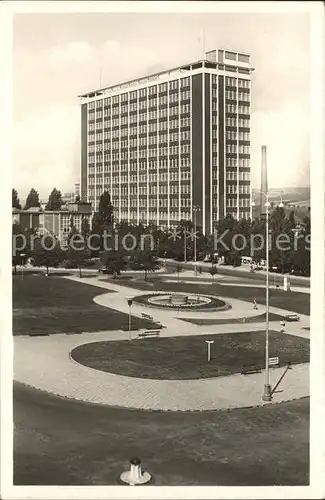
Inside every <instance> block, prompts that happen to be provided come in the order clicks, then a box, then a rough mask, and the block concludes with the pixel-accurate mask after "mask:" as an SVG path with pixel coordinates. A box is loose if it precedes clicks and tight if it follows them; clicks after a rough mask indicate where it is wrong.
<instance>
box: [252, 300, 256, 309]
mask: <svg viewBox="0 0 325 500" xmlns="http://www.w3.org/2000/svg"><path fill="white" fill-rule="evenodd" d="M253 309H255V310H256V309H257V302H256V299H254V300H253Z"/></svg>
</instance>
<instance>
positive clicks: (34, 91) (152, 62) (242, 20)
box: [13, 13, 310, 200]
mask: <svg viewBox="0 0 325 500" xmlns="http://www.w3.org/2000/svg"><path fill="white" fill-rule="evenodd" d="M203 33H204V36H203ZM203 47H204V48H205V49H212V48H218V47H219V48H227V49H230V50H231V49H233V50H238V51H243V52H248V53H250V54H251V55H252V65H253V67H254V68H255V71H254V72H253V76H252V124H251V126H252V129H251V168H252V184H253V187H255V188H256V187H259V183H260V162H261V153H260V150H261V146H262V145H266V146H267V150H268V157H267V158H268V176H269V186H270V187H275V188H282V187H286V186H307V185H309V107H310V104H309V76H310V62H309V18H308V15H307V14H303V13H291V14H286V13H283V14H282V13H281V14H254V13H251V14H247V13H231V14H230V13H209V14H200V13H199V14H197V13H196V14H190V13H179V14H173V13H160V14H158V13H101V14H98V13H96V14H95V13H93V14H89V13H73V14H67V13H65V14H16V15H15V17H14V47H13V71H14V74H13V79H14V84H13V98H14V103H13V106H14V154H13V161H14V169H13V186H14V187H15V188H16V189H17V190H18V193H19V195H20V198H21V200H23V199H24V198H25V197H26V195H27V193H28V192H29V190H30V188H31V187H34V188H35V189H37V190H38V191H39V193H40V196H41V198H42V199H44V200H46V199H47V197H48V195H49V192H50V191H51V190H52V188H53V187H56V188H57V189H60V190H61V191H62V192H63V193H64V192H69V191H73V190H74V184H75V183H76V182H79V171H80V104H79V99H78V95H80V94H82V93H85V92H87V91H90V90H94V89H96V88H100V87H103V86H108V85H111V84H114V83H119V82H121V81H124V80H128V79H131V78H133V77H139V76H145V75H146V74H149V73H153V72H156V71H160V70H164V69H168V68H171V67H174V66H177V65H179V64H185V63H188V62H192V61H195V60H197V59H198V58H202V54H203Z"/></svg>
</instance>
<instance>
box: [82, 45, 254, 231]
mask: <svg viewBox="0 0 325 500" xmlns="http://www.w3.org/2000/svg"><path fill="white" fill-rule="evenodd" d="M251 73H252V67H251V61H250V55H248V54H244V53H239V52H233V51H227V50H223V49H222V50H221V49H214V50H211V51H207V52H206V53H205V59H204V60H202V61H197V62H195V63H191V64H187V65H184V66H180V67H177V68H174V69H171V70H169V71H164V72H161V73H157V74H154V75H150V76H147V77H144V78H140V79H136V80H132V81H129V82H125V83H123V84H120V85H115V86H111V87H108V88H104V89H100V90H97V91H93V92H90V93H88V94H84V95H82V96H80V101H81V197H82V199H85V200H87V201H88V202H90V203H92V205H93V208H94V209H95V210H96V209H97V207H98V202H99V197H100V195H101V194H102V192H103V191H104V190H107V191H109V193H110V194H111V198H112V204H113V206H114V215H115V218H116V219H117V220H127V221H129V222H131V223H132V222H133V223H139V222H142V223H144V224H148V223H154V224H157V225H159V226H161V227H172V226H175V225H177V224H178V222H179V221H180V220H181V219H186V220H192V219H193V211H194V209H195V214H196V220H197V224H198V225H200V226H202V229H203V232H204V233H206V234H209V233H211V232H212V228H213V225H214V223H215V222H216V221H217V220H218V219H220V218H223V217H224V216H226V215H227V214H232V215H233V216H234V217H235V218H248V217H250V216H251V184H250V115H251Z"/></svg>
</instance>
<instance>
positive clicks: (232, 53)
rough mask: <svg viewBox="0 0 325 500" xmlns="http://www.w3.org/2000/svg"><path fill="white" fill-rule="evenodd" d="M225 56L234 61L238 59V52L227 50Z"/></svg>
mask: <svg viewBox="0 0 325 500" xmlns="http://www.w3.org/2000/svg"><path fill="white" fill-rule="evenodd" d="M225 58H226V59H231V60H232V61H236V59H237V54H236V53H235V52H227V51H226V52H225Z"/></svg>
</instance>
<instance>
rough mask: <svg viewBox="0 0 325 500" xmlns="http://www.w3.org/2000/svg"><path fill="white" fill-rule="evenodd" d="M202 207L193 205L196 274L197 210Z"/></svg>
mask: <svg viewBox="0 0 325 500" xmlns="http://www.w3.org/2000/svg"><path fill="white" fill-rule="evenodd" d="M200 210H201V208H200V207H199V205H194V206H193V212H194V217H193V219H194V269H195V274H196V212H200Z"/></svg>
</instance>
